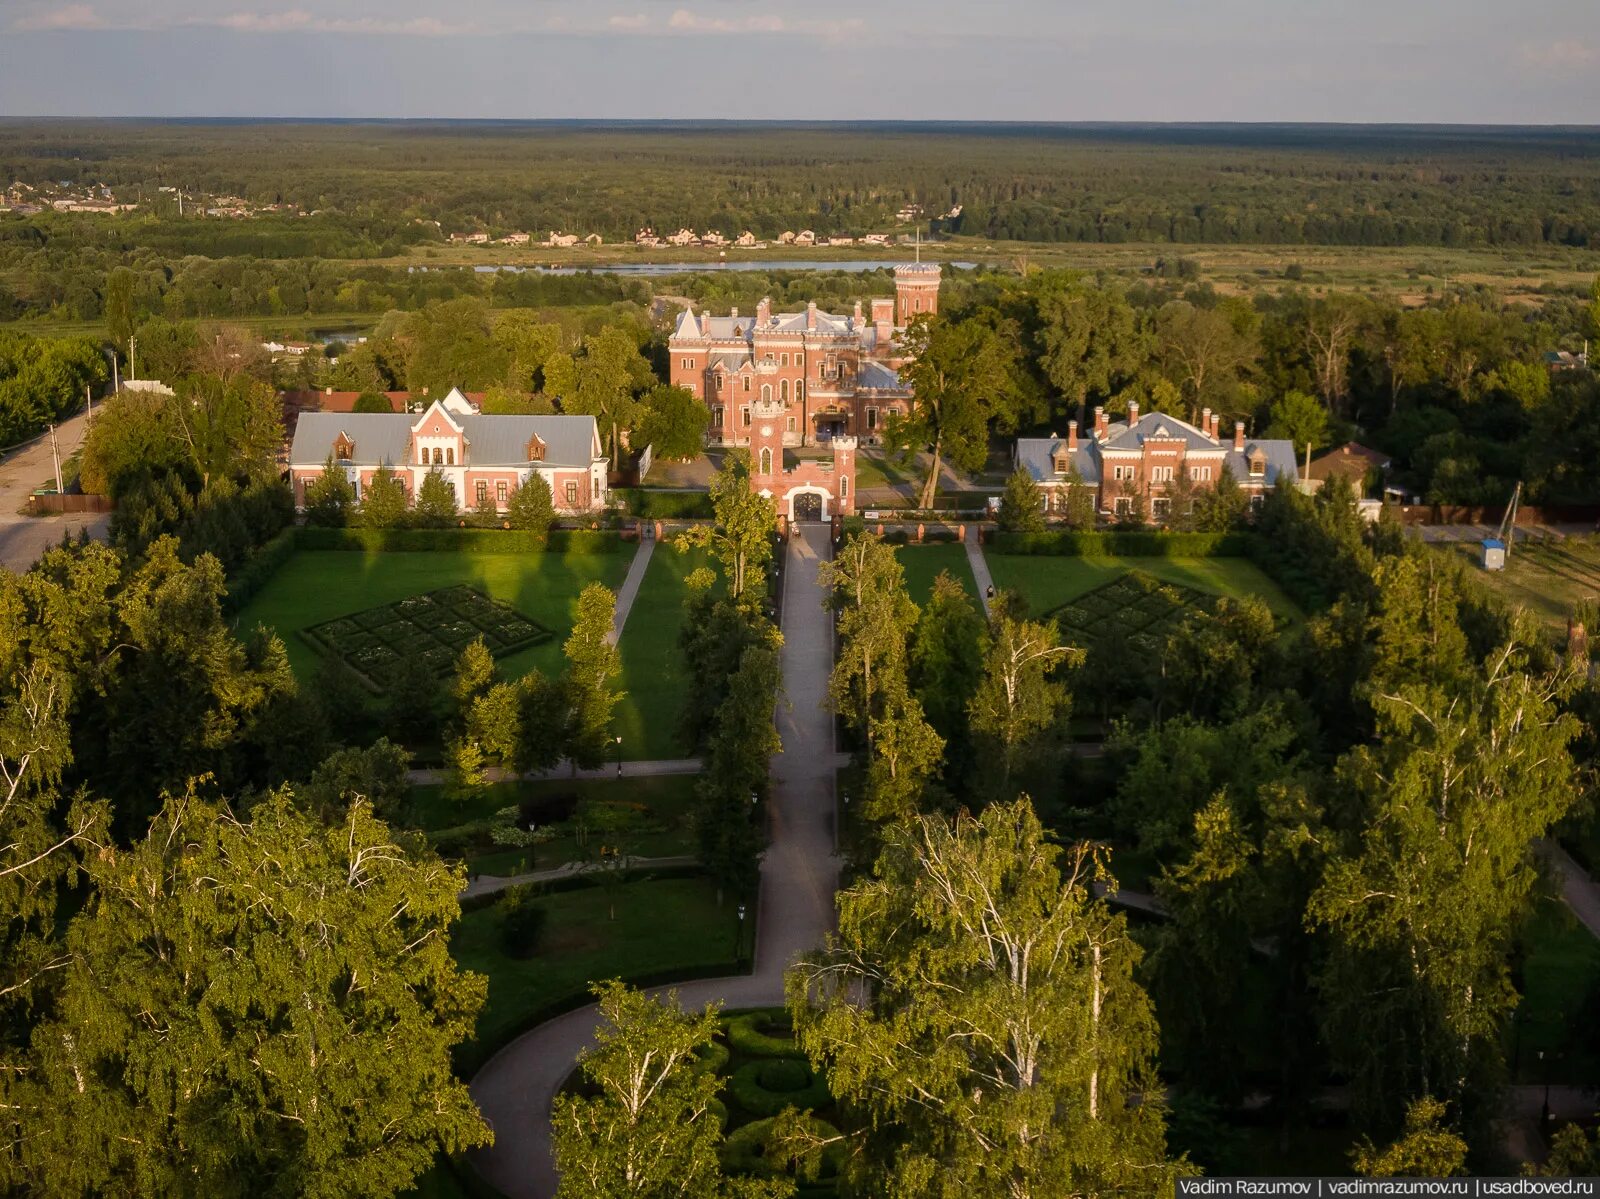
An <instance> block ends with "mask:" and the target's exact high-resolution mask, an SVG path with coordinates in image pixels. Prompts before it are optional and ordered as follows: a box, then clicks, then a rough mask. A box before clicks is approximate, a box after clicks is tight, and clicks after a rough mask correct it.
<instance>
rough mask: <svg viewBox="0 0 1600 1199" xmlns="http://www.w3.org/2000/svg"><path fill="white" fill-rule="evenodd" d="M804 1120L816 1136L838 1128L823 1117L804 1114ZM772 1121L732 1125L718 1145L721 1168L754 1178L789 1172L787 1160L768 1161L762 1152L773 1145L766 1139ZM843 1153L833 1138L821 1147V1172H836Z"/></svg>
mask: <svg viewBox="0 0 1600 1199" xmlns="http://www.w3.org/2000/svg"><path fill="white" fill-rule="evenodd" d="M805 1121H806V1125H807V1127H808V1128H809V1130H810V1132H811V1134H812V1135H813V1136H815V1137H816V1138H817V1139H818V1140H823V1139H826V1138H831V1137H837V1136H838V1135H839V1130H838V1129H837V1128H835V1127H834V1126H833V1125H832V1124H829V1123H828V1122H827V1121H826V1120H819V1119H817V1117H815V1116H806V1117H805ZM776 1124H777V1120H776V1119H767V1120H757V1121H755V1123H753V1124H746V1125H745V1126H744V1127H743V1128H736V1129H734V1131H733V1132H732V1133H731V1134H729V1136H728V1139H727V1140H726V1141H724V1142H723V1143H722V1149H721V1150H720V1152H719V1154H718V1156H719V1157H721V1159H722V1167H723V1169H725V1170H727V1171H728V1172H730V1173H733V1174H748V1175H753V1176H754V1177H756V1178H782V1177H785V1176H787V1175H789V1163H788V1162H784V1161H769V1160H768V1159H767V1156H766V1154H767V1150H768V1149H770V1148H773V1146H772V1145H770V1144H769V1142H770V1140H771V1137H772V1132H773V1129H774V1126H775V1125H776ZM843 1157H844V1147H843V1145H841V1144H839V1143H838V1142H837V1141H836V1142H835V1143H834V1144H832V1145H830V1146H829V1147H828V1148H827V1149H825V1150H824V1151H823V1154H822V1162H821V1167H822V1168H821V1176H822V1177H823V1178H828V1177H831V1176H833V1175H835V1174H837V1173H838V1172H839V1166H840V1164H841V1162H842V1160H843Z"/></svg>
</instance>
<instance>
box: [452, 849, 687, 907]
mask: <svg viewBox="0 0 1600 1199" xmlns="http://www.w3.org/2000/svg"><path fill="white" fill-rule="evenodd" d="M697 861H699V859H698V858H696V857H695V856H694V855H692V854H679V855H678V856H676V857H665V858H627V859H625V860H624V861H623V862H622V864H621V867H620V868H621V869H623V870H649V869H650V868H651V867H652V866H693V865H694V864H695V863H696V862H697ZM591 869H592V863H589V862H567V863H565V864H564V865H561V866H552V867H551V868H550V869H549V870H535V871H533V872H531V873H529V874H513V875H511V876H510V877H502V876H501V875H498V874H479V875H476V876H474V877H473V878H472V879H471V880H469V881H468V883H467V886H466V889H465V890H464V891H462V892H461V898H462V899H471V898H472V897H473V896H475V895H493V894H495V893H496V892H499V891H504V890H506V889H507V888H509V887H520V886H522V884H523V883H547V882H550V881H551V880H552V879H558V878H569V877H571V876H572V875H574V874H586V873H588V872H589V871H590V870H591ZM606 869H607V870H610V869H611V867H610V866H608V867H606Z"/></svg>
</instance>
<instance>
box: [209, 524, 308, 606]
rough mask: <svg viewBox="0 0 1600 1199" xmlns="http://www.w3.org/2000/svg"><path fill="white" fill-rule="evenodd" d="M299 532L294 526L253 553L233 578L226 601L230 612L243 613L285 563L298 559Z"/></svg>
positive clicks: (234, 573) (230, 580) (230, 581)
mask: <svg viewBox="0 0 1600 1199" xmlns="http://www.w3.org/2000/svg"><path fill="white" fill-rule="evenodd" d="M296 532H297V531H296V530H295V529H294V528H292V527H291V528H287V529H283V530H282V531H280V532H279V533H278V534H277V536H275V537H273V538H272V539H271V540H270V541H268V542H266V543H265V544H263V545H262V546H261V548H259V549H258V550H256V552H255V553H253V554H251V555H250V557H249V558H248V559H246V560H245V562H244V563H243V564H242V565H241V566H240V567H239V568H238V569H237V570H236V571H234V572H233V574H232V575H231V576H229V578H228V596H227V602H226V608H227V610H228V611H229V612H238V611H240V610H242V609H243V608H244V606H245V605H246V604H248V603H249V602H250V601H251V600H252V599H254V598H255V594H256V592H258V591H260V590H261V589H262V588H263V587H265V586H266V585H267V580H268V579H270V578H272V576H273V575H275V574H277V573H278V569H279V568H280V567H281V566H282V565H283V564H284V563H285V562H287V561H288V560H289V559H290V558H292V557H294V551H295V548H296V540H295V539H296Z"/></svg>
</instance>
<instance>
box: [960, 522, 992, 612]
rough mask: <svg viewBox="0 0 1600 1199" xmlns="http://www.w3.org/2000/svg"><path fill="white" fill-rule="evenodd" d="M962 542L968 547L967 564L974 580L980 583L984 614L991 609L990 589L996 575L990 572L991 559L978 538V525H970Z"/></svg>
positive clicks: (979, 588) (979, 589)
mask: <svg viewBox="0 0 1600 1199" xmlns="http://www.w3.org/2000/svg"><path fill="white" fill-rule="evenodd" d="M962 544H963V545H964V546H966V549H967V564H968V565H969V566H971V567H972V581H973V582H974V583H976V584H977V585H978V599H979V600H980V601H982V603H983V611H984V614H985V615H987V614H988V611H989V589H990V588H991V587H993V586H994V576H993V575H991V574H990V573H989V561H988V559H987V558H985V557H984V556H983V543H982V542H981V541H979V540H978V526H977V525H968V526H967V532H966V536H965V537H963V538H962Z"/></svg>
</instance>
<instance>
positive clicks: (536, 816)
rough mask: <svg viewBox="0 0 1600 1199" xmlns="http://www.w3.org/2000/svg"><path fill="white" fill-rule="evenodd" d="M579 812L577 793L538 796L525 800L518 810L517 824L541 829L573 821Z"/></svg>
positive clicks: (567, 792)
mask: <svg viewBox="0 0 1600 1199" xmlns="http://www.w3.org/2000/svg"><path fill="white" fill-rule="evenodd" d="M577 810H578V795H577V792H575V791H557V792H555V793H554V794H550V795H536V796H534V797H532V798H530V799H524V800H523V801H522V803H521V805H520V806H519V807H518V808H517V823H518V824H519V825H521V826H522V827H523V828H527V827H528V826H529V825H530V824H531V825H536V826H538V827H539V828H544V827H545V826H546V825H551V824H561V823H563V822H565V821H568V820H571V819H572V817H573V815H574V814H576V812H577Z"/></svg>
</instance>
